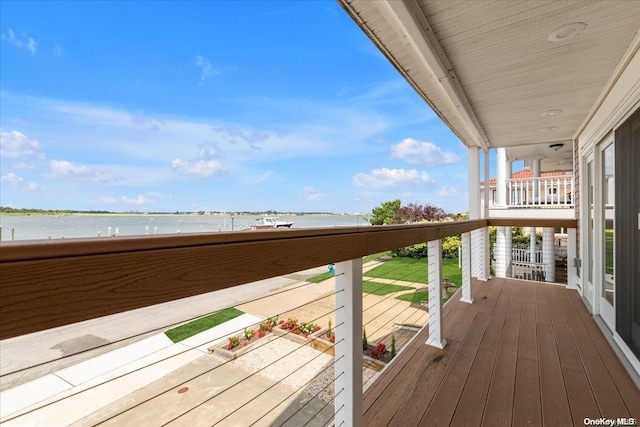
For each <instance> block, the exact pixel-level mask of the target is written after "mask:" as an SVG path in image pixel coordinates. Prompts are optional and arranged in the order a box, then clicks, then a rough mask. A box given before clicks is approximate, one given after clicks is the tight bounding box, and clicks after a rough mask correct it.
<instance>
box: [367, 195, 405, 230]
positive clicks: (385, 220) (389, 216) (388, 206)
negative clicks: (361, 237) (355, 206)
mask: <svg viewBox="0 0 640 427" xmlns="http://www.w3.org/2000/svg"><path fill="white" fill-rule="evenodd" d="M401 203H402V202H400V199H396V200H391V201H388V202H384V203H382V205H380V206H378V207H377V208H373V210H372V211H371V219H370V220H369V222H370V223H371V225H388V224H393V223H394V222H395V218H396V212H398V210H399V209H400V205H401Z"/></svg>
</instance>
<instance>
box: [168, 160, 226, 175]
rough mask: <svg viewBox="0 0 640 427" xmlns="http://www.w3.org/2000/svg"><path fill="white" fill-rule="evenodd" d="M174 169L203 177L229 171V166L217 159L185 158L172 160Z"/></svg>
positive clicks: (177, 171) (178, 172)
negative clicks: (191, 159)
mask: <svg viewBox="0 0 640 427" xmlns="http://www.w3.org/2000/svg"><path fill="white" fill-rule="evenodd" d="M171 168H172V169H173V171H174V172H175V173H177V174H180V175H194V176H201V177H208V176H218V175H222V174H224V173H226V172H227V168H226V167H225V166H224V165H223V164H222V163H220V162H219V161H217V160H213V159H212V160H194V161H190V160H183V159H175V160H173V161H172V162H171Z"/></svg>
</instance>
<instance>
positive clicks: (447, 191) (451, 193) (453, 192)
mask: <svg viewBox="0 0 640 427" xmlns="http://www.w3.org/2000/svg"><path fill="white" fill-rule="evenodd" d="M463 195H464V194H463V193H462V192H461V191H460V190H459V189H457V188H455V187H442V188H441V189H440V190H438V196H440V197H462V196H463Z"/></svg>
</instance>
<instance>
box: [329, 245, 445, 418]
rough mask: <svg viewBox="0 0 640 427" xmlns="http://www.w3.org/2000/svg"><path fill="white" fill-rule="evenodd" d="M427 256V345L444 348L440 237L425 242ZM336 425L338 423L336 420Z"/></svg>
mask: <svg viewBox="0 0 640 427" xmlns="http://www.w3.org/2000/svg"><path fill="white" fill-rule="evenodd" d="M427 256H428V263H429V338H427V345H430V346H433V347H437V348H444V346H445V345H447V342H446V341H445V340H444V338H442V243H441V242H440V239H438V240H432V241H430V242H429V243H427ZM360 389H362V386H361V387H360ZM336 425H338V423H337V422H336Z"/></svg>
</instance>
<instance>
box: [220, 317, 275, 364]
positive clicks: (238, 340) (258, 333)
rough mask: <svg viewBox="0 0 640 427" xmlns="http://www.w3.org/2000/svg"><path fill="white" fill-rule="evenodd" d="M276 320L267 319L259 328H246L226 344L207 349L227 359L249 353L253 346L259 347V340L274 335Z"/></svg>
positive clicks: (272, 318) (231, 337)
mask: <svg viewBox="0 0 640 427" xmlns="http://www.w3.org/2000/svg"><path fill="white" fill-rule="evenodd" d="M276 321H277V318H275V317H271V318H269V319H266V320H265V321H263V322H261V323H260V325H259V326H258V327H257V328H254V329H245V330H244V332H243V333H242V334H241V335H233V336H230V337H229V338H228V340H229V341H228V342H227V343H226V344H222V345H217V346H212V347H209V348H208V349H207V350H208V351H209V353H215V354H216V355H217V356H220V357H221V358H223V359H225V360H233V359H235V358H237V357H239V356H241V355H243V354H245V353H247V352H248V351H249V350H250V349H251V348H254V347H257V346H258V345H257V344H258V343H259V342H261V341H263V340H264V339H265V338H268V336H270V335H272V333H273V329H274V328H275V327H276Z"/></svg>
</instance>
